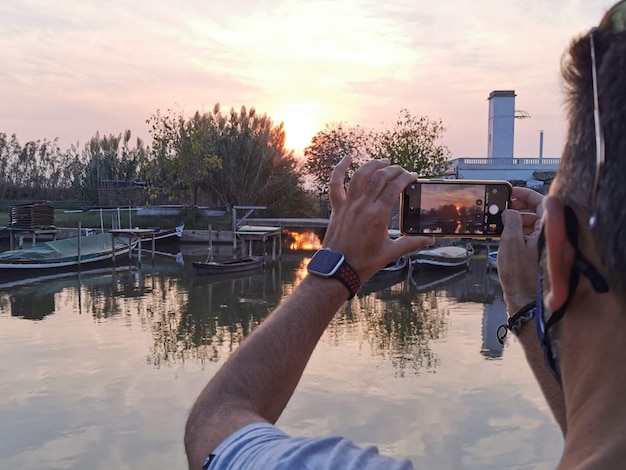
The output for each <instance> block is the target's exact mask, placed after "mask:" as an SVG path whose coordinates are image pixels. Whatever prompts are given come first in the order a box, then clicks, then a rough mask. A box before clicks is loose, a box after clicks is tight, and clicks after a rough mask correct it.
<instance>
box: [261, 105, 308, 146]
mask: <svg viewBox="0 0 626 470" xmlns="http://www.w3.org/2000/svg"><path fill="white" fill-rule="evenodd" d="M271 115H272V116H274V115H275V116H276V118H275V120H276V123H280V122H283V123H284V127H285V146H286V147H287V148H288V149H289V150H293V151H294V153H295V155H297V156H302V155H303V151H304V148H305V147H308V146H309V145H310V144H311V139H312V138H313V136H314V135H315V134H316V133H317V131H318V130H319V128H320V124H319V123H318V121H317V115H316V110H315V108H314V107H313V106H306V105H288V106H285V107H282V110H279V111H277V112H276V113H275V114H274V113H272V114H271Z"/></svg>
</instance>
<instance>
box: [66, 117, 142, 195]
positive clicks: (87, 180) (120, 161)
mask: <svg viewBox="0 0 626 470" xmlns="http://www.w3.org/2000/svg"><path fill="white" fill-rule="evenodd" d="M130 139H131V132H130V130H128V129H127V130H125V131H124V132H123V133H120V134H118V135H113V134H110V135H108V136H107V135H103V136H102V137H100V133H99V132H96V135H95V136H93V137H92V138H91V139H89V142H87V143H86V144H85V147H84V149H83V151H82V155H81V157H79V158H80V159H79V161H78V162H77V161H76V160H74V162H73V163H74V165H73V172H74V173H76V172H78V173H79V174H80V173H81V172H82V179H81V181H80V185H79V187H80V190H81V192H82V197H83V198H85V199H86V200H88V201H94V202H95V201H97V200H98V188H99V187H100V186H101V182H102V181H104V180H112V181H134V180H136V179H137V177H138V175H139V164H140V162H141V160H142V159H143V156H144V155H145V149H144V146H143V142H142V140H141V139H139V138H137V141H136V146H135V148H131V147H130V146H129V143H130Z"/></svg>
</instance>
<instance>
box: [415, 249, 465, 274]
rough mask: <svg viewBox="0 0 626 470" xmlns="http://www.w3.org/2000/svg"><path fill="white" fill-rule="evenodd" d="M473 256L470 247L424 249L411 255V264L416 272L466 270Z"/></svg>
mask: <svg viewBox="0 0 626 470" xmlns="http://www.w3.org/2000/svg"><path fill="white" fill-rule="evenodd" d="M473 254H474V249H473V248H472V246H471V245H467V246H439V247H436V248H425V249H422V250H419V251H418V252H417V253H415V254H413V255H411V264H412V265H413V268H415V269H417V270H424V269H435V270H440V269H448V268H452V269H458V268H467V267H469V263H470V259H471V257H472V255H473Z"/></svg>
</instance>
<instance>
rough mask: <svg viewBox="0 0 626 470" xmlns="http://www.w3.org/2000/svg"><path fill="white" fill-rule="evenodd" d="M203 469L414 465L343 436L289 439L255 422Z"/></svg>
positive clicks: (404, 469)
mask: <svg viewBox="0 0 626 470" xmlns="http://www.w3.org/2000/svg"><path fill="white" fill-rule="evenodd" d="M209 462H210V464H209ZM203 468H205V469H208V470H222V469H224V470H225V469H236V470H244V469H255V470H256V469H264V470H265V469H285V470H287V469H288V470H293V469H297V470H313V469H316V470H317V469H328V470H330V469H333V470H335V469H359V470H368V469H370V470H374V469H376V470H378V469H389V470H409V469H413V465H412V464H411V462H410V461H409V460H403V461H397V460H394V459H392V458H390V457H383V456H381V455H379V454H378V449H377V448H376V447H373V446H371V447H367V448H365V449H363V448H361V447H358V446H357V445H355V444H354V443H353V442H352V441H349V440H348V439H345V438H343V437H323V438H308V437H290V436H288V435H287V434H285V433H284V432H282V431H281V430H280V429H278V428H276V427H275V426H272V425H271V424H268V423H254V424H249V425H248V426H245V427H243V428H241V429H239V430H238V431H236V432H234V433H233V434H231V435H230V436H228V438H226V440H225V441H223V442H222V443H221V444H220V445H219V446H218V447H217V448H216V449H215V451H213V453H212V454H211V456H210V457H209V458H208V459H207V462H206V463H205V466H204V467H203Z"/></svg>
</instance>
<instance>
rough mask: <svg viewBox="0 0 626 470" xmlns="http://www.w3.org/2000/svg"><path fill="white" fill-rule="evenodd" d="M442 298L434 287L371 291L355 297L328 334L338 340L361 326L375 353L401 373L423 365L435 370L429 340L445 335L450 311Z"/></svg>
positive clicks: (421, 368)
mask: <svg viewBox="0 0 626 470" xmlns="http://www.w3.org/2000/svg"><path fill="white" fill-rule="evenodd" d="M399 286H400V285H396V286H394V288H398V289H399ZM440 301H441V295H438V294H437V293H436V292H434V291H433V292H428V293H424V294H415V293H413V292H411V291H407V292H402V291H395V292H394V291H393V290H390V291H386V292H385V293H384V294H383V295H379V296H377V295H376V294H372V295H369V296H367V297H363V298H361V299H359V300H358V301H357V302H354V301H353V302H352V304H351V305H350V307H349V308H348V309H347V310H346V314H345V316H344V318H343V319H338V320H336V321H334V322H333V323H332V324H331V326H330V327H329V334H330V335H331V337H332V338H333V339H334V341H339V340H340V338H341V336H342V335H343V334H344V332H345V329H346V328H355V327H356V328H360V329H361V335H362V338H363V340H364V341H365V342H367V343H368V344H369V345H370V346H371V349H372V353H373V354H374V355H378V356H381V357H383V358H388V359H390V360H391V362H392V364H393V366H394V368H395V369H396V374H397V375H398V376H400V377H403V376H404V375H405V373H406V371H407V369H410V370H412V371H413V373H415V374H419V373H420V372H421V371H422V370H423V369H425V370H427V371H432V370H434V369H435V368H436V367H437V365H438V364H439V359H438V358H437V356H436V355H435V353H433V351H431V349H430V346H429V343H430V341H431V340H436V339H440V338H442V337H443V336H444V335H445V333H446V326H447V324H446V318H445V317H446V316H447V311H446V310H445V309H444V308H442V306H441V305H440V303H441V302H440ZM350 317H351V318H350ZM346 319H348V320H350V321H349V322H346Z"/></svg>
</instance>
